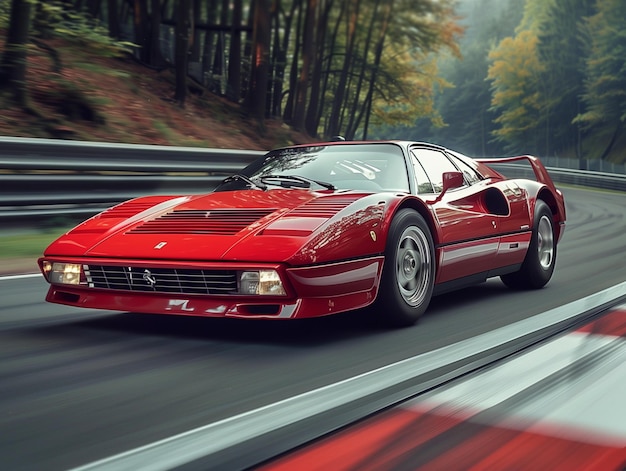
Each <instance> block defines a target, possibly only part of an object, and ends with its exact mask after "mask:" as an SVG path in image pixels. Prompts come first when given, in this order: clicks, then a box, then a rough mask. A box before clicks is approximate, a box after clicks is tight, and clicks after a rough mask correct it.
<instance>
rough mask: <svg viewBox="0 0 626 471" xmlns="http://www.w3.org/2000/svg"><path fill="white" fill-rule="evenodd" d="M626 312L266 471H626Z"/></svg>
mask: <svg viewBox="0 0 626 471" xmlns="http://www.w3.org/2000/svg"><path fill="white" fill-rule="evenodd" d="M625 397H626V304H622V305H619V306H617V307H615V308H614V309H612V310H611V311H610V312H609V313H608V314H607V315H605V316H603V317H601V318H600V319H598V320H595V321H593V322H591V323H589V324H587V325H585V326H584V327H582V328H580V329H578V330H576V331H574V332H572V333H569V334H567V335H564V336H561V337H558V338H556V339H555V340H552V341H550V342H548V343H546V344H544V345H541V346H538V347H536V348H534V349H532V350H531V351H528V352H526V353H524V354H522V355H520V356H517V357H515V358H512V359H511V360H509V361H506V362H504V363H502V364H499V365H497V366H495V367H493V368H490V369H488V370H486V371H484V372H481V373H479V374H476V375H472V376H470V377H468V378H467V379H461V380H458V381H455V382H454V383H452V384H451V385H450V386H448V387H445V388H444V389H443V390H441V391H436V392H433V393H431V394H428V395H426V396H421V397H420V398H419V399H415V400H412V401H409V402H406V403H404V404H402V405H401V406H399V407H395V408H393V409H391V410H389V411H386V412H384V413H381V414H378V415H376V416H374V417H373V418H371V419H368V420H366V421H363V422H361V423H359V424H357V425H355V426H352V427H348V428H347V429H345V430H344V431H342V432H339V433H336V434H334V435H331V436H330V437H328V438H326V439H323V440H320V441H318V442H316V443H314V444H312V445H310V446H309V447H305V448H303V449H301V450H299V451H297V452H295V453H292V454H289V455H286V456H285V457H283V458H280V459H278V460H276V461H274V462H272V463H269V464H267V465H266V466H265V467H263V468H261V469H264V470H272V471H279V470H292V469H298V470H302V471H306V470H322V469H333V470H337V471H340V470H356V469H358V470H381V469H420V470H487V469H489V470H494V471H497V470H512V469H515V470H540V469H541V470H544V469H545V470H548V469H549V470H564V471H565V470H567V471H570V470H602V471H608V470H623V469H626V401H625V400H624V398H625Z"/></svg>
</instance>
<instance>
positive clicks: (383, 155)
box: [216, 144, 409, 192]
mask: <svg viewBox="0 0 626 471" xmlns="http://www.w3.org/2000/svg"><path fill="white" fill-rule="evenodd" d="M240 173H241V174H243V175H245V176H247V177H249V178H251V179H252V180H255V179H258V178H260V177H263V176H267V175H298V176H302V177H306V178H309V179H313V180H319V181H323V182H328V183H332V184H333V185H334V186H335V187H337V188H338V189H356V190H366V191H403V192H408V191H409V182H408V177H407V171H406V165H405V159H404V155H403V153H402V149H401V148H400V147H398V146H396V145H393V144H354V145H346V144H342V145H334V146H309V147H297V148H287V149H278V150H274V151H271V152H269V153H268V154H266V155H265V156H263V157H262V158H260V159H259V160H257V161H255V162H253V163H252V164H250V165H249V166H248V167H246V168H245V169H244V170H242V171H241V172H240ZM249 187H250V185H249V184H247V183H245V182H244V181H242V180H235V181H230V182H228V183H225V184H222V185H220V186H219V187H218V188H217V189H216V191H226V190H237V189H243V188H249Z"/></svg>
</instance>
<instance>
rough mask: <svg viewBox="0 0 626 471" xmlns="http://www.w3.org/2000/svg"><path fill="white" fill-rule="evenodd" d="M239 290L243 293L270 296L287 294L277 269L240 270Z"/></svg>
mask: <svg viewBox="0 0 626 471" xmlns="http://www.w3.org/2000/svg"><path fill="white" fill-rule="evenodd" d="M239 292H240V293H241V294H250V295H269V296H284V295H285V294H286V293H285V289H284V288H283V283H282V281H280V276H278V273H277V272H276V270H254V271H242V272H240V273H239Z"/></svg>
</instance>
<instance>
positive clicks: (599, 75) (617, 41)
mask: <svg viewBox="0 0 626 471" xmlns="http://www.w3.org/2000/svg"><path fill="white" fill-rule="evenodd" d="M624 18H626V3H624V2H623V1H622V0H597V13H596V14H595V15H592V16H590V17H588V18H586V20H585V26H584V31H585V33H586V38H587V41H588V44H589V45H590V46H589V51H588V54H587V56H586V57H587V58H586V63H585V87H584V93H583V96H582V99H583V101H584V103H585V105H586V108H585V110H584V111H583V112H582V113H580V114H579V115H578V116H577V117H576V118H575V120H574V121H575V122H576V123H577V124H580V125H581V126H583V127H584V129H587V130H591V129H594V128H595V129H598V130H602V128H606V129H608V130H609V135H608V142H607V145H606V147H605V149H602V150H601V151H600V152H598V155H599V157H600V158H604V157H605V156H606V155H608V153H609V152H610V151H611V148H612V146H613V144H614V143H615V140H616V139H617V137H618V135H619V133H620V132H623V131H624V130H625V128H626V30H625V29H624V27H623V26H624V25H623V23H624Z"/></svg>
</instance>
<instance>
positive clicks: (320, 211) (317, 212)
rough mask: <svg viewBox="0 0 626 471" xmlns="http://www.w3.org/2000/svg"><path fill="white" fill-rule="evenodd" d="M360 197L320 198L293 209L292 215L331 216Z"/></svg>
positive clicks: (290, 214)
mask: <svg viewBox="0 0 626 471" xmlns="http://www.w3.org/2000/svg"><path fill="white" fill-rule="evenodd" d="M357 199H359V196H342V197H326V198H318V199H316V200H313V201H311V202H309V203H306V204H304V205H302V206H300V207H299V208H296V209H294V210H293V211H291V212H290V213H289V214H288V216H290V217H316V218H330V217H333V216H334V215H335V214H337V213H338V212H339V211H341V210H342V209H343V208H345V207H346V206H348V205H349V204H350V203H353V202H354V201H356V200H357Z"/></svg>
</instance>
